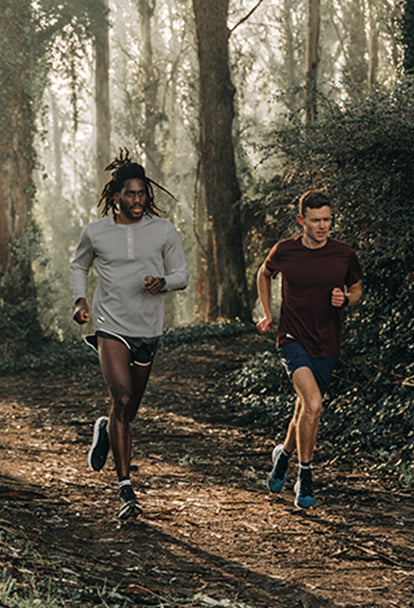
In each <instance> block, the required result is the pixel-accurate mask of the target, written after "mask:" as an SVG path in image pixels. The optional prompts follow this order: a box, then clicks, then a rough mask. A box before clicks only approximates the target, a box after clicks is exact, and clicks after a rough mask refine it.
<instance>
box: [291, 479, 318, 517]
mask: <svg viewBox="0 0 414 608" xmlns="http://www.w3.org/2000/svg"><path fill="white" fill-rule="evenodd" d="M295 494H296V498H295V507H297V508H298V509H310V510H312V509H315V508H316V500H315V496H314V494H313V483H312V477H305V478H304V479H298V480H297V482H296V483H295Z"/></svg>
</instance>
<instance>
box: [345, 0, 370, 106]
mask: <svg viewBox="0 0 414 608" xmlns="http://www.w3.org/2000/svg"><path fill="white" fill-rule="evenodd" d="M342 11H343V18H344V22H345V24H346V26H347V30H348V35H347V44H346V50H345V57H344V59H345V65H344V68H343V74H344V85H345V89H346V91H347V93H348V95H349V96H350V97H351V98H352V99H355V100H358V99H360V98H361V97H362V96H363V95H364V94H365V93H366V92H367V84H368V65H367V60H366V56H367V52H368V45H367V35H366V15H365V3H364V1H363V0H351V2H348V3H347V4H344V6H343V8H342Z"/></svg>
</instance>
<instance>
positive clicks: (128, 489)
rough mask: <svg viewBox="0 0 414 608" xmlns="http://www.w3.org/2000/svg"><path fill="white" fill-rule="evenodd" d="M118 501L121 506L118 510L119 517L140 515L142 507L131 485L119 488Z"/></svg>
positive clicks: (125, 517)
mask: <svg viewBox="0 0 414 608" xmlns="http://www.w3.org/2000/svg"><path fill="white" fill-rule="evenodd" d="M119 502H120V504H121V508H120V510H119V517H120V519H127V518H128V517H138V515H141V513H142V508H141V505H140V504H139V502H138V501H137V497H136V496H135V492H134V490H133V489H132V486H130V485H128V486H124V487H123V488H121V490H120V493H119Z"/></svg>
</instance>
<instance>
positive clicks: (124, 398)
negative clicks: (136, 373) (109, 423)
mask: <svg viewBox="0 0 414 608" xmlns="http://www.w3.org/2000/svg"><path fill="white" fill-rule="evenodd" d="M134 411H135V408H134V401H133V397H132V394H130V393H124V392H119V393H117V394H116V395H114V396H113V413H114V415H115V418H116V419H117V420H118V421H119V422H127V423H128V422H131V420H132V419H133V417H134Z"/></svg>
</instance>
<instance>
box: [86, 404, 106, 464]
mask: <svg viewBox="0 0 414 608" xmlns="http://www.w3.org/2000/svg"><path fill="white" fill-rule="evenodd" d="M107 424H108V418H107V417H106V416H101V417H100V418H98V420H97V421H96V422H95V426H94V427H93V439H92V446H91V449H90V450H89V454H88V463H89V466H90V467H91V469H92V471H100V470H101V469H102V468H103V466H104V464H105V462H106V459H107V457H108V452H109V437H108V430H107Z"/></svg>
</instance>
